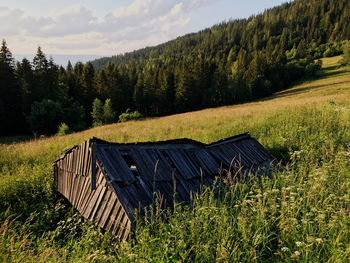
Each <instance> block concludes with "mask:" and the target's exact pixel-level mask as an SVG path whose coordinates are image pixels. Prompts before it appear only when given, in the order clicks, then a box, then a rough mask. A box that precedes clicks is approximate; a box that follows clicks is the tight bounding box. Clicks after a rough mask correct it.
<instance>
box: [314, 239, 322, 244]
mask: <svg viewBox="0 0 350 263" xmlns="http://www.w3.org/2000/svg"><path fill="white" fill-rule="evenodd" d="M315 241H316V242H317V243H319V244H321V243H322V242H323V241H322V238H316V239H315Z"/></svg>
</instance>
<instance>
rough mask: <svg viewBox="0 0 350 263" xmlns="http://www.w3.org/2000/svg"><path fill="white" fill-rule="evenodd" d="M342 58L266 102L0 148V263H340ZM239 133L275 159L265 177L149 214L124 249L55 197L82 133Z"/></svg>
mask: <svg viewBox="0 0 350 263" xmlns="http://www.w3.org/2000/svg"><path fill="white" fill-rule="evenodd" d="M340 59H341V58H340V57H332V58H327V59H323V69H322V70H320V71H318V72H317V75H318V78H317V79H315V80H313V81H308V82H304V83H301V84H300V85H296V86H294V87H292V88H291V89H289V90H285V91H281V92H278V93H275V94H273V95H272V96H271V97H269V98H266V99H264V100H258V101H255V102H251V103H245V104H241V105H235V106H226V107H220V108H216V109H206V110H202V111H195V112H190V113H184V114H177V115H171V116H168V117H162V118H150V119H145V120H141V121H130V122H126V123H116V124H111V125H106V126H103V127H98V128H94V129H89V130H86V131H83V132H79V133H74V134H71V135H67V136H61V137H49V138H42V139H38V140H33V141H28V142H22V143H13V144H9V143H4V144H1V145H0V261H2V262H16V261H22V262H23V261H25V262H33V261H35V262H66V261H68V262H72V261H73V262H81V261H87V262H115V261H122V262H135V261H136V262H150V261H152V262H189V261H191V262H213V261H219V262H238V261H240V262H293V261H300V262H348V261H349V260H350V242H349V240H350V231H349V229H350V216H349V215H350V205H349V204H350V190H349V189H350V185H349V182H350V173H349V171H350V129H349V127H350V69H349V68H347V67H342V66H339V61H340ZM246 131H249V132H250V133H251V134H252V135H253V136H254V137H256V138H258V140H259V141H260V142H261V143H262V144H263V145H264V146H265V147H266V148H267V149H268V150H269V151H270V152H271V153H272V154H273V155H274V156H275V157H277V158H278V159H279V160H281V161H282V162H283V164H284V166H283V167H281V168H280V169H277V170H276V171H274V173H273V176H272V178H271V179H268V178H261V179H257V178H255V177H252V179H251V180H250V181H248V182H244V183H231V184H230V183H227V185H225V186H224V187H223V188H221V189H214V190H209V189H207V190H205V191H204V192H203V193H201V194H199V195H197V196H194V198H193V203H192V204H191V205H182V204H174V210H173V211H171V212H170V211H169V212H167V213H165V212H163V211H161V210H159V209H157V210H155V212H154V214H152V216H151V217H150V218H148V219H147V220H146V222H144V223H143V224H141V221H142V220H140V221H139V223H140V224H138V225H137V231H136V233H135V235H134V237H133V238H132V239H130V240H129V241H128V242H125V243H119V241H118V240H116V239H115V238H114V237H112V236H111V235H110V234H109V233H102V232H101V230H100V229H99V228H97V227H95V226H92V225H91V224H90V223H88V222H86V221H85V220H84V219H83V218H82V217H81V216H80V215H78V214H77V213H76V211H75V210H74V209H72V208H70V206H69V204H67V203H66V202H64V201H63V200H62V198H61V197H60V196H57V195H56V193H55V191H54V188H53V176H52V174H53V172H52V164H51V161H53V160H54V159H55V158H57V157H58V156H59V154H60V153H61V152H62V151H63V150H64V149H66V148H68V147H71V146H72V145H74V144H78V143H81V142H82V141H84V140H86V139H88V138H89V137H92V136H96V137H100V138H102V139H106V140H110V141H116V142H134V141H149V140H165V139H173V138H180V137H188V138H192V139H196V140H199V141H202V142H206V143H208V142H212V141H215V140H218V139H221V138H224V137H227V136H231V135H235V134H238V133H241V132H246ZM228 176H230V174H228ZM231 176H232V175H231Z"/></svg>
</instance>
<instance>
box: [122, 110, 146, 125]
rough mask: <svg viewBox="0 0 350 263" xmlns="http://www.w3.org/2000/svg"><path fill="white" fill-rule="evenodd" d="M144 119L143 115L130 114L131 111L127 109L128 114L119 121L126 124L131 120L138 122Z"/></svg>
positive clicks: (123, 114)
mask: <svg viewBox="0 0 350 263" xmlns="http://www.w3.org/2000/svg"><path fill="white" fill-rule="evenodd" d="M140 118H142V114H141V113H140V112H138V111H134V112H130V109H127V110H126V112H124V113H122V114H120V115H119V121H120V122H125V121H129V120H137V119H140Z"/></svg>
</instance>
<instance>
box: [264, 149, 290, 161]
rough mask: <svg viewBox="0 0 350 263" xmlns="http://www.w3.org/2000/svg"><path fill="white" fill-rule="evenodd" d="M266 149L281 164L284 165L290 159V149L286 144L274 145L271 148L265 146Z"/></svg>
mask: <svg viewBox="0 0 350 263" xmlns="http://www.w3.org/2000/svg"><path fill="white" fill-rule="evenodd" d="M266 149H267V151H268V152H269V153H270V154H271V155H272V156H273V157H275V158H276V160H277V162H281V164H282V165H286V164H287V163H288V162H289V161H290V151H289V148H288V147H287V146H281V145H276V146H274V147H272V148H268V147H267V148H266Z"/></svg>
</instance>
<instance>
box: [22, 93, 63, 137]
mask: <svg viewBox="0 0 350 263" xmlns="http://www.w3.org/2000/svg"><path fill="white" fill-rule="evenodd" d="M27 120H28V123H29V125H30V128H31V130H32V132H33V133H34V134H47V135H50V134H54V133H56V131H57V127H58V125H60V124H61V123H62V122H63V120H64V112H63V109H62V106H61V104H60V103H59V102H55V101H53V100H49V99H44V100H42V101H40V102H34V103H33V105H32V107H31V111H30V114H29V116H28V118H27Z"/></svg>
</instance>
